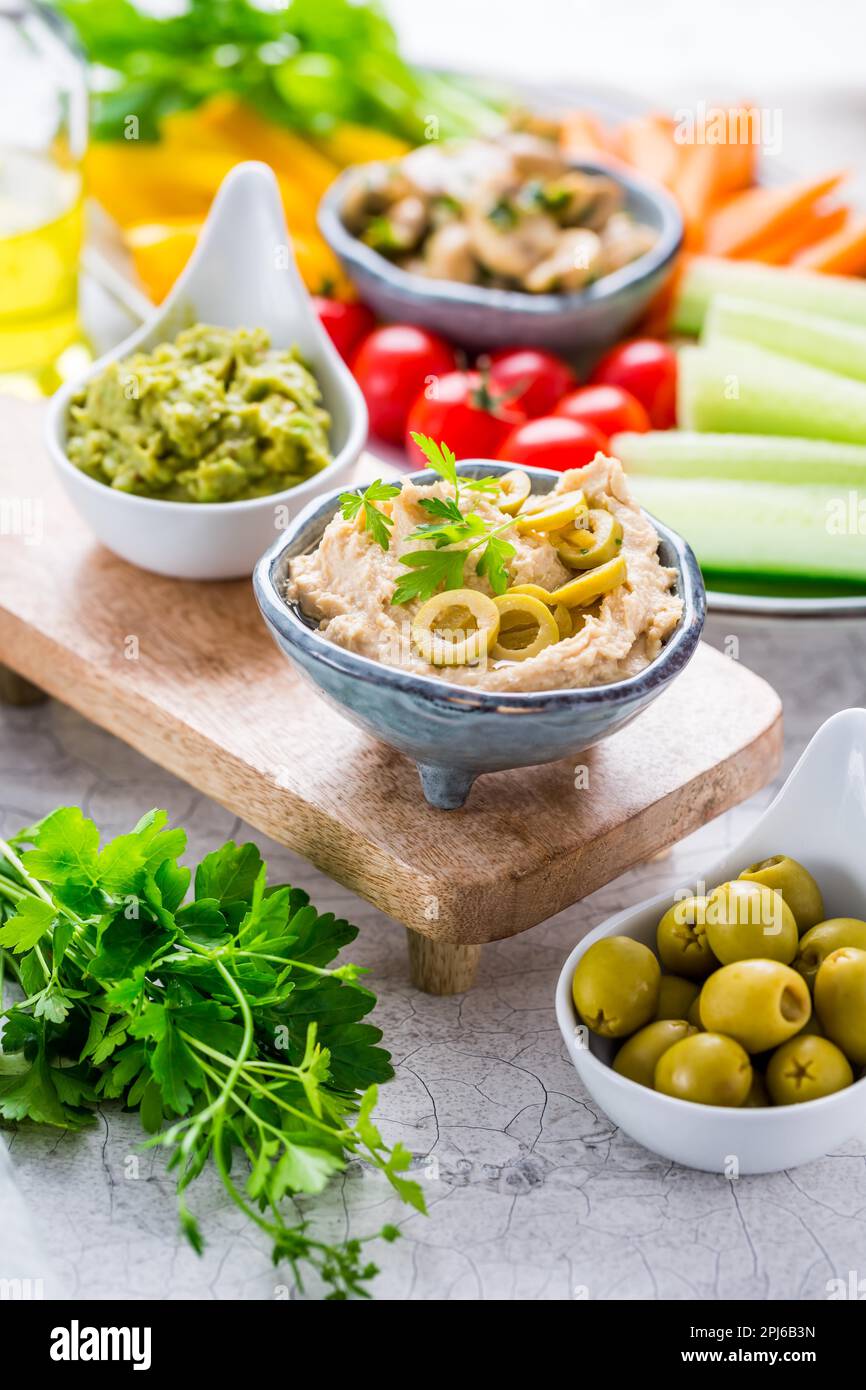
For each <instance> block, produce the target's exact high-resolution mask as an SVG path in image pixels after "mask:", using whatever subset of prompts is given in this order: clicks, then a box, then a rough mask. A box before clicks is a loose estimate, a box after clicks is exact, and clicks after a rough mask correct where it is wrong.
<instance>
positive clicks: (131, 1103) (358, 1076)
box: [0, 806, 424, 1298]
mask: <svg viewBox="0 0 866 1390" xmlns="http://www.w3.org/2000/svg"><path fill="white" fill-rule="evenodd" d="M185 847H186V835H185V832H184V831H183V830H181V829H176V828H169V826H168V824H167V816H166V813H165V812H164V811H151V812H150V813H149V814H148V815H146V816H144V817H143V818H142V820H140V821H139V823H138V824H137V825H136V826H135V828H134V829H133V830H132V832H131V833H130V834H128V835H120V836H118V837H117V838H116V839H113V840H111V841H109V842H108V843H107V844H106V845H104V846H103V845H101V843H100V836H99V831H98V829H97V827H96V826H95V825H94V824H93V822H92V821H90V820H88V819H86V818H85V816H84V815H83V814H82V812H81V811H80V810H79V809H78V808H77V807H70V806H66V807H61V808H60V809H59V810H57V811H54V812H53V813H52V814H51V815H49V816H47V817H46V818H45V819H44V820H42V821H40V822H39V823H38V824H37V825H35V826H32V827H30V828H29V829H27V830H22V831H21V832H20V833H19V834H18V835H16V836H14V837H13V838H12V839H11V841H8V842H7V841H4V840H0V1009H2V1013H3V1015H4V1016H5V1020H6V1022H5V1027H4V1029H3V1034H2V1053H0V1118H3V1119H5V1120H7V1121H20V1120H31V1121H35V1122H36V1123H37V1124H47V1125H55V1126H57V1127H59V1128H63V1129H70V1130H77V1129H80V1128H82V1127H83V1126H84V1125H86V1124H88V1123H90V1122H91V1121H92V1118H93V1110H94V1107H95V1106H96V1105H97V1104H99V1103H101V1102H103V1101H107V1100H118V1101H120V1102H122V1103H123V1104H124V1105H125V1106H126V1107H127V1108H128V1109H133V1110H138V1112H139V1115H140V1118H141V1122H142V1125H143V1126H144V1128H145V1129H146V1130H147V1131H148V1132H150V1133H151V1134H152V1135H153V1138H152V1139H151V1140H150V1141H149V1142H150V1143H151V1144H156V1145H160V1146H162V1147H164V1148H165V1149H166V1150H167V1151H168V1153H169V1167H170V1168H172V1169H173V1170H174V1171H175V1172H176V1174H177V1187H178V1195H179V1213H180V1219H181V1224H182V1227H183V1230H184V1232H185V1233H186V1235H187V1237H188V1239H189V1240H190V1242H191V1243H192V1244H193V1246H194V1247H195V1248H196V1249H197V1250H201V1248H202V1237H201V1234H200V1231H199V1228H198V1225H197V1223H196V1221H195V1218H194V1216H193V1215H192V1212H191V1211H190V1208H189V1206H188V1204H187V1188H188V1187H189V1185H190V1184H191V1183H192V1182H193V1180H194V1179H195V1178H196V1177H198V1175H199V1174H200V1173H201V1172H202V1170H203V1169H204V1167H205V1165H206V1164H207V1163H208V1162H212V1163H213V1164H214V1165H215V1166H216V1169H217V1171H218V1173H219V1175H220V1178H221V1180H222V1182H223V1184H224V1186H225V1189H226V1191H227V1192H228V1194H229V1196H230V1197H231V1199H232V1201H233V1202H235V1203H236V1204H237V1206H238V1207H239V1208H240V1209H241V1210H242V1211H243V1212H244V1213H245V1214H246V1215H247V1217H248V1218H249V1219H250V1220H251V1221H252V1222H254V1223H255V1224H256V1225H257V1226H258V1227H260V1228H261V1229H262V1231H264V1232H265V1233H266V1234H267V1236H268V1237H269V1238H270V1240H271V1242H272V1244H273V1257H274V1261H275V1262H276V1261H278V1260H283V1259H284V1260H287V1261H288V1262H289V1263H290V1264H291V1265H292V1267H293V1269H294V1271H295V1274H296V1276H297V1277H298V1278H299V1279H300V1278H301V1277H302V1266H303V1265H304V1264H305V1263H306V1264H312V1265H313V1266H314V1267H315V1268H316V1269H317V1270H318V1272H319V1274H320V1275H321V1277H322V1278H323V1279H324V1280H325V1282H326V1284H328V1285H329V1286H330V1288H331V1292H330V1294H329V1297H332V1298H333V1297H336V1298H345V1297H347V1296H348V1295H349V1294H350V1293H356V1294H363V1293H364V1292H365V1287H364V1286H365V1284H366V1282H367V1281H368V1280H369V1279H370V1278H371V1277H372V1276H373V1275H374V1274H375V1273H376V1270H375V1267H374V1266H373V1265H371V1264H370V1263H369V1262H365V1261H364V1259H363V1247H362V1242H361V1241H358V1240H349V1241H347V1242H346V1244H344V1245H342V1246H331V1245H328V1244H326V1243H324V1242H321V1241H318V1240H316V1239H315V1238H314V1237H313V1236H312V1235H311V1233H310V1231H309V1228H308V1225H307V1224H306V1223H305V1222H301V1223H300V1224H291V1222H290V1221H288V1220H287V1219H286V1212H285V1206H286V1199H288V1198H291V1197H293V1196H295V1195H302V1194H314V1193H318V1192H321V1191H322V1190H323V1189H324V1188H325V1186H326V1185H327V1183H328V1182H329V1180H330V1178H331V1177H332V1176H333V1175H334V1174H335V1173H339V1172H341V1171H343V1170H344V1169H345V1167H346V1164H347V1162H348V1161H349V1159H350V1158H351V1157H353V1156H356V1155H357V1156H360V1157H362V1158H364V1159H366V1160H367V1161H368V1162H369V1163H371V1164H372V1165H373V1166H374V1167H375V1168H377V1169H379V1170H380V1171H381V1172H382V1173H384V1174H385V1176H386V1177H387V1178H388V1179H389V1181H390V1182H391V1184H392V1186H393V1187H394V1188H395V1190H396V1191H397V1192H398V1193H399V1195H400V1196H401V1197H402V1198H403V1199H404V1200H405V1201H407V1202H409V1203H410V1204H411V1205H412V1206H413V1207H415V1208H416V1209H417V1210H419V1211H423V1210H424V1201H423V1197H422V1195H421V1191H420V1188H419V1187H418V1186H417V1184H416V1183H414V1182H412V1181H410V1180H409V1179H407V1178H406V1176H405V1173H406V1170H407V1168H408V1167H409V1163H410V1157H411V1156H410V1154H409V1153H408V1151H407V1150H406V1149H405V1148H404V1147H403V1146H402V1145H400V1144H397V1145H395V1146H394V1147H393V1148H391V1149H389V1148H388V1147H387V1145H386V1144H385V1143H384V1141H383V1140H382V1137H381V1135H380V1134H379V1131H378V1130H377V1128H376V1125H375V1123H374V1120H373V1111H374V1107H375V1104H376V1096H377V1083H379V1082H380V1081H385V1080H387V1079H388V1078H389V1077H390V1076H391V1074H392V1072H391V1066H390V1059H389V1056H388V1053H387V1052H385V1051H384V1050H383V1049H382V1048H380V1047H378V1046H377V1044H378V1042H379V1040H380V1038H381V1033H380V1032H379V1030H378V1029H377V1028H374V1027H372V1026H371V1025H370V1024H367V1023H364V1022H362V1021H361V1020H362V1019H363V1018H364V1017H365V1015H366V1014H368V1013H369V1012H370V1010H371V1008H372V1007H373V1005H374V1003H375V998H374V996H373V995H372V994H371V993H370V991H369V990H367V989H364V988H363V987H362V986H361V985H360V984H359V983H358V975H359V971H358V968H357V967H356V966H354V965H342V966H339V967H336V968H330V964H329V963H330V962H331V961H333V959H334V957H335V956H336V954H337V953H338V951H339V950H340V949H341V948H342V947H343V946H345V945H346V944H347V943H348V942H350V941H352V940H353V939H354V938H355V936H356V935H357V931H356V928H354V927H352V926H350V925H349V924H348V923H347V922H344V921H341V920H338V919H336V918H335V917H334V916H333V914H331V913H326V914H324V915H322V916H320V915H319V914H318V913H317V912H316V909H315V908H314V907H313V906H312V905H311V904H310V902H309V899H308V897H307V895H306V893H303V892H302V891H300V890H299V889H297V888H292V887H290V886H289V885H288V884H277V885H270V886H269V885H268V883H267V874H266V865H265V864H264V862H263V861H262V858H261V856H260V854H259V851H258V850H257V848H256V847H255V845H252V844H245V845H236V844H234V843H233V842H231V841H229V843H228V844H225V845H223V846H222V848H221V849H219V850H217V851H216V852H215V853H213V854H209V855H208V856H207V857H206V858H205V859H203V860H202V861H201V863H200V864H199V865H198V867H197V869H196V871H195V878H194V881H193V882H192V894H191V895H190V891H189V890H190V886H191V879H192V875H191V873H190V870H189V869H187V868H185V867H184V866H182V865H181V864H180V863H179V862H178V860H179V857H180V855H181V854H182V853H183V851H184V849H185ZM4 972H5V973H6V974H7V976H11V978H12V980H13V981H14V982H15V983H16V984H17V985H18V987H19V992H20V994H21V996H22V997H21V998H20V999H19V1000H17V1001H16V1002H14V1003H11V1004H6V1007H5V1008H3V1004H4V1003H5V1000H4V998H3V975H4ZM379 1234H380V1235H382V1236H384V1237H385V1238H386V1239H387V1240H393V1239H394V1238H395V1237H396V1235H397V1234H398V1232H397V1231H396V1229H395V1228H394V1227H385V1228H384V1229H383V1230H382V1231H381V1232H380V1233H379Z"/></svg>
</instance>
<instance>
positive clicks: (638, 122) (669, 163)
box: [619, 116, 682, 188]
mask: <svg viewBox="0 0 866 1390" xmlns="http://www.w3.org/2000/svg"><path fill="white" fill-rule="evenodd" d="M619 137H620V144H621V147H622V153H623V158H624V159H625V161H626V163H628V164H631V165H632V166H633V167H634V168H635V169H637V170H638V172H639V173H641V174H645V175H646V177H647V178H648V179H655V180H656V181H657V182H658V183H663V184H664V185H665V186H666V187H667V188H672V187H673V185H674V181H675V179H676V176H677V170H678V168H679V163H680V156H681V153H682V146H680V145H677V144H676V143H675V141H674V131H673V121H671V120H669V119H668V118H667V117H666V116H639V117H637V118H636V119H635V120H632V121H625V122H624V123H623V124H622V125H621V126H620V128H619Z"/></svg>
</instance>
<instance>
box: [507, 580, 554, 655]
mask: <svg viewBox="0 0 866 1390" xmlns="http://www.w3.org/2000/svg"><path fill="white" fill-rule="evenodd" d="M493 602H494V603H495V605H496V607H497V609H498V611H499V636H498V639H497V641H496V643H495V645H494V646H493V647H492V648H491V651H490V655H491V656H492V658H493V660H494V661H528V660H529V658H530V657H532V656H538V653H539V652H542V651H544V648H545V647H549V646H550V645H551V643H553V642H558V641H559V628H558V626H557V624H556V620H555V619H554V616H553V614H552V613H551V611H550V609H549V608H548V607H547V605H546V604H544V603H542V602H541V600H540V599H537V598H533V597H532V596H531V595H530V594H500V595H499V596H498V597H497V598H495V599H494V600H493Z"/></svg>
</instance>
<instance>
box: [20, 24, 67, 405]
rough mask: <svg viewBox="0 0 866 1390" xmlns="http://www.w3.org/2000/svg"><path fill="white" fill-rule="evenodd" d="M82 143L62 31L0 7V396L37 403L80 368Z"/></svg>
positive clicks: (55, 26)
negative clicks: (34, 399)
mask: <svg viewBox="0 0 866 1390" xmlns="http://www.w3.org/2000/svg"><path fill="white" fill-rule="evenodd" d="M86 138H87V96H86V85H85V79H84V73H83V69H82V66H81V64H80V63H79V61H78V59H77V58H76V57H75V56H74V54H73V52H72V50H71V49H70V47H69V46H68V45H67V43H66V40H65V38H64V35H63V33H62V31H61V30H60V28H59V27H58V26H57V24H56V22H55V20H54V19H53V18H52V17H51V16H50V15H48V14H47V13H46V12H44V11H42V10H41V9H40V8H38V7H37V6H36V5H34V4H32V3H31V0H0V392H3V391H7V392H8V391H12V392H14V393H16V394H19V395H29V396H38V395H40V394H44V393H47V392H50V391H53V390H54V389H55V387H56V386H58V385H59V383H60V382H61V381H62V380H63V378H64V377H65V376H66V375H69V374H70V372H73V371H75V370H77V369H78V368H79V367H80V366H81V359H82V354H83V353H84V352H85V351H86V349H84V347H83V344H82V337H81V330H80V327H79V321H78V261H79V254H80V251H81V241H82V222H83V213H82V205H83V192H82V174H81V163H82V159H83V156H84V149H85V144H86Z"/></svg>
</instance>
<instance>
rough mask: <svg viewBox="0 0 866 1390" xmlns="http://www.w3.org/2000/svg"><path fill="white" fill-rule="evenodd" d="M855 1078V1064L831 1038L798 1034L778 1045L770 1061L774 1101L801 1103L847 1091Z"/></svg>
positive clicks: (769, 1068) (782, 1103)
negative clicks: (852, 1064) (799, 1035)
mask: <svg viewBox="0 0 866 1390" xmlns="http://www.w3.org/2000/svg"><path fill="white" fill-rule="evenodd" d="M853 1080H854V1073H853V1072H852V1070H851V1064H850V1062H849V1061H848V1058H847V1057H846V1056H845V1054H844V1052H843V1051H842V1050H841V1048H839V1047H837V1046H836V1044H835V1043H832V1042H830V1041H829V1039H828V1038H814V1037H805V1038H804V1037H798V1038H791V1039H790V1041H789V1042H786V1043H782V1046H781V1047H777V1048H776V1051H775V1052H774V1053H773V1055H772V1057H771V1058H770V1061H769V1063H768V1065H767V1089H768V1090H769V1092H770V1096H771V1097H772V1100H773V1103H774V1105H799V1104H800V1102H801V1101H804V1100H818V1099H819V1097H821V1096H830V1095H832V1094H833V1092H834V1091H844V1089H845V1087H846V1086H850V1085H851V1082H852V1081H853Z"/></svg>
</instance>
